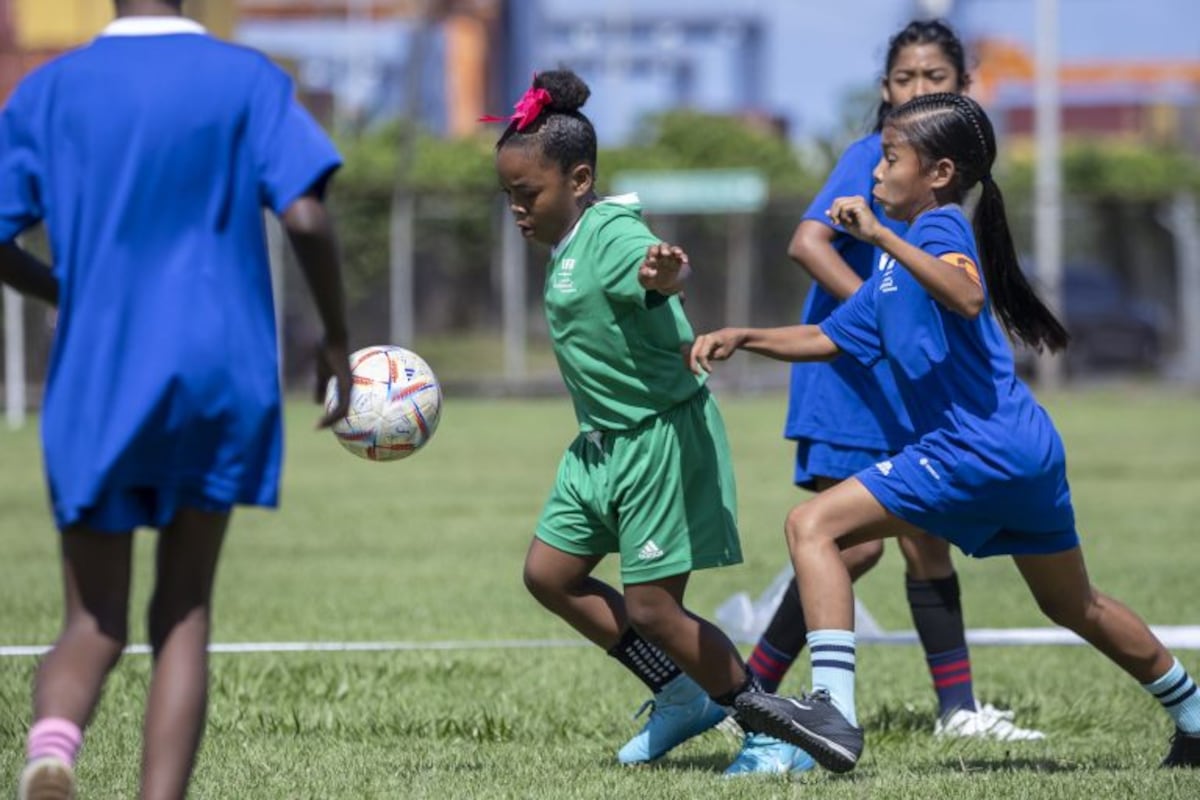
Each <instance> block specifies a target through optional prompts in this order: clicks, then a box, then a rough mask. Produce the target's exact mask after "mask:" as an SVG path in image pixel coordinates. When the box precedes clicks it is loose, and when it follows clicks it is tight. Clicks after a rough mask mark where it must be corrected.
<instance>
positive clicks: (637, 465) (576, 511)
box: [536, 388, 742, 584]
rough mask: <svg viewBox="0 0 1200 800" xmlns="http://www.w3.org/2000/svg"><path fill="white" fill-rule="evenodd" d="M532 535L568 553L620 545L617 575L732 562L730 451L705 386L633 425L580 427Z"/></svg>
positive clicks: (635, 577) (636, 578)
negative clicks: (619, 428)
mask: <svg viewBox="0 0 1200 800" xmlns="http://www.w3.org/2000/svg"><path fill="white" fill-rule="evenodd" d="M536 535H537V538H538V539H541V540H542V541H543V542H545V543H546V544H548V545H550V546H551V547H554V548H556V549H558V550H562V551H563V552H565V553H571V554H572V555H579V556H597V555H604V554H606V553H620V554H621V580H622V582H623V583H626V584H630V583H645V582H647V581H653V580H657V579H660V578H668V577H671V576H672V575H680V574H683V573H685V572H691V571H692V570H697V569H706V568H708V567H722V566H725V565H728V564H740V563H741V561H742V548H741V543H740V542H739V540H738V532H737V490H736V488H735V486H734V481H733V465H732V459H731V458H730V454H729V443H728V441H727V440H726V438H725V423H724V422H723V421H722V420H721V412H720V411H719V410H718V409H717V402H716V400H714V399H713V397H712V395H711V394H710V393H709V391H708V390H707V389H705V388H702V389H700V391H698V392H697V393H696V394H695V395H693V396H692V397H691V398H689V399H688V400H685V401H684V402H682V403H680V404H679V405H677V406H675V407H673V408H670V409H668V410H667V411H664V412H663V413H662V414H659V415H658V416H657V417H654V418H653V419H650V420H647V421H646V422H645V423H643V424H642V425H641V426H640V427H637V428H634V429H633V430H627V431H591V432H588V433H581V434H580V435H579V436H578V438H576V439H575V441H574V442H572V443H571V446H570V447H569V448H568V449H567V452H566V453H564V454H563V457H562V461H561V462H559V465H558V477H557V478H556V479H555V481H554V489H553V490H552V491H551V492H550V497H549V499H547V500H546V506H545V508H543V509H542V516H541V519H540V520H538V526H537V533H536Z"/></svg>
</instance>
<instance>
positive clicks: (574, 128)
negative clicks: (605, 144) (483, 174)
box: [496, 69, 596, 173]
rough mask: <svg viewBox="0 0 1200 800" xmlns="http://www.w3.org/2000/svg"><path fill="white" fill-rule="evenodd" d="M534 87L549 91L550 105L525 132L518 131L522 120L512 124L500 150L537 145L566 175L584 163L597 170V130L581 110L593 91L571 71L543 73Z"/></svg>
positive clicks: (501, 136)
mask: <svg viewBox="0 0 1200 800" xmlns="http://www.w3.org/2000/svg"><path fill="white" fill-rule="evenodd" d="M533 88H534V89H545V90H546V92H547V93H548V94H549V95H550V102H549V103H548V104H547V105H546V107H545V108H544V109H543V110H542V112H541V113H540V114H539V115H538V116H537V118H536V119H535V120H534V121H533V122H531V123H529V124H528V125H526V126H525V128H524V129H523V130H517V125H518V122H519V121H518V120H513V121H512V122H510V123H509V124H508V127H507V128H505V130H504V133H502V134H501V135H500V140H499V141H498V142H496V149H497V150H499V149H500V148H502V147H504V146H506V145H509V144H522V145H529V144H534V145H537V147H538V148H539V149H540V150H541V152H542V154H543V155H545V156H546V158H548V159H550V160H551V161H553V162H554V163H556V164H558V165H559V167H560V168H561V169H562V171H563V172H564V173H565V172H567V171H568V170H569V169H570V168H571V167H573V166H574V165H576V164H578V163H580V162H583V163H586V164H587V165H588V166H590V167H591V168H592V170H593V171H595V169H596V129H595V128H594V127H593V126H592V121H591V120H590V119H588V118H587V117H586V116H584V115H583V114H582V113H580V111H579V109H580V108H582V107H583V104H584V103H586V102H587V99H588V97H589V96H590V95H591V93H592V90H591V89H589V88H588V85H587V84H586V83H584V82H583V79H582V78H580V77H579V76H578V75H576V74H575V73H574V72H572V71H571V70H569V69H557V70H551V71H549V72H539V73H538V74H537V75H535V76H534V77H533Z"/></svg>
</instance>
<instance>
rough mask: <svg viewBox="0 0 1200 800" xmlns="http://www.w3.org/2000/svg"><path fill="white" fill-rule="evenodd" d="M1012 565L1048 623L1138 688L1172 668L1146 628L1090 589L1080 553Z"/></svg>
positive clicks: (1027, 559) (1034, 558) (1026, 559)
mask: <svg viewBox="0 0 1200 800" xmlns="http://www.w3.org/2000/svg"><path fill="white" fill-rule="evenodd" d="M1014 560H1015V561H1016V563H1017V568H1018V569H1020V570H1021V575H1022V576H1023V577H1024V578H1025V582H1026V583H1027V584H1029V588H1030V590H1031V591H1032V592H1033V596H1034V598H1035V599H1036V600H1037V603H1038V606H1039V607H1040V608H1041V609H1042V612H1043V613H1044V614H1045V615H1046V616H1047V617H1049V618H1050V619H1051V620H1053V621H1054V622H1056V623H1058V624H1059V625H1062V626H1063V627H1064V628H1069V629H1070V630H1072V631H1074V632H1075V633H1077V634H1079V635H1080V636H1081V637H1083V638H1084V639H1085V640H1086V641H1087V642H1088V643H1090V644H1091V645H1092V646H1093V647H1095V648H1096V649H1097V650H1099V651H1100V652H1101V653H1103V654H1104V655H1106V656H1108V657H1109V658H1110V659H1112V661H1114V662H1115V663H1116V664H1117V666H1119V667H1120V668H1121V669H1123V670H1125V671H1126V672H1128V673H1129V674H1130V675H1131V676H1133V677H1134V679H1136V680H1137V681H1138V683H1150V682H1151V681H1154V680H1155V679H1157V678H1158V677H1160V676H1161V675H1163V674H1164V673H1165V672H1166V671H1167V670H1168V669H1170V668H1171V665H1172V663H1174V660H1173V659H1172V657H1171V654H1170V653H1169V652H1168V651H1167V649H1166V648H1165V647H1163V644H1162V642H1160V641H1159V640H1158V638H1157V637H1155V635H1154V634H1153V633H1151V632H1150V628H1148V627H1147V626H1146V623H1145V622H1143V621H1142V619H1141V618H1140V617H1139V616H1138V615H1137V614H1135V613H1134V612H1133V611H1132V610H1130V609H1129V608H1128V607H1127V606H1126V605H1124V604H1123V603H1121V602H1120V601H1118V600H1115V599H1113V598H1111V597H1109V596H1108V595H1106V594H1103V593H1101V592H1100V591H1099V590H1097V589H1096V588H1095V587H1094V586H1092V583H1091V581H1090V580H1089V579H1088V574H1087V567H1086V566H1085V565H1084V563H1083V551H1082V550H1080V549H1079V548H1078V547H1075V548H1073V549H1071V550H1067V551H1066V552H1063V553H1054V554H1053V555H1044V556H1043V555H1038V556H1014Z"/></svg>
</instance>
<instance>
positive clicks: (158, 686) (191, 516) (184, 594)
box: [142, 508, 229, 800]
mask: <svg viewBox="0 0 1200 800" xmlns="http://www.w3.org/2000/svg"><path fill="white" fill-rule="evenodd" d="M228 524H229V514H228V513H217V512H208V511H199V510H197V509H191V508H185V509H183V510H181V511H180V512H179V514H178V515H177V516H176V517H175V519H174V520H173V521H172V522H171V524H170V525H168V526H167V527H166V528H164V529H163V531H162V532H161V534H160V535H159V541H158V553H157V563H156V573H157V574H156V576H155V582H154V596H153V597H152V598H151V600H150V609H149V615H148V624H149V632H150V645H151V648H152V649H153V652H154V672H153V675H152V676H151V679H150V692H149V698H148V700H147V703H146V719H145V731H144V734H145V749H144V752H143V754H142V798H143V800H168V799H169V798H170V799H174V798H182V797H184V796H185V795H186V793H187V785H188V780H189V778H190V776H191V773H192V767H193V765H194V764H195V760H196V752H197V750H198V749H199V747H200V739H201V737H202V735H203V732H204V722H205V714H206V710H207V703H208V639H209V626H210V622H211V613H212V590H213V580H214V578H215V576H216V570H217V559H218V556H219V555H220V552H221V544H222V542H223V541H224V538H225V530H226V528H227V527H228Z"/></svg>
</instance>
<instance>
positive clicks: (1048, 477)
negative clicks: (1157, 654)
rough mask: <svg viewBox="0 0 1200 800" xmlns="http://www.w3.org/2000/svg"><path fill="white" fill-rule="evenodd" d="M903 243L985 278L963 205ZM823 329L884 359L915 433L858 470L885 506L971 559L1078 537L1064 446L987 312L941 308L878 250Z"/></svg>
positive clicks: (866, 355)
mask: <svg viewBox="0 0 1200 800" xmlns="http://www.w3.org/2000/svg"><path fill="white" fill-rule="evenodd" d="M905 239H906V240H907V241H908V242H909V243H911V244H913V245H915V246H916V247H919V248H921V249H922V250H924V251H925V252H927V253H930V254H932V255H934V256H937V257H939V258H942V259H944V260H947V261H949V262H950V263H953V264H956V265H958V266H960V267H961V268H964V269H967V270H968V271H970V272H971V273H972V274H973V275H974V276H975V277H977V278H978V279H979V280H980V282H981V283H982V277H981V276H980V275H979V270H978V268H977V266H976V265H977V264H978V263H979V257H978V254H977V251H976V248H975V242H974V237H973V235H972V232H971V225H970V223H969V222H968V220H967V218H966V217H965V216H964V215H963V212H962V209H961V208H959V207H957V206H946V207H942V208H939V209H935V210H933V211H929V212H926V213H924V214H922V215H921V216H920V217H918V218H917V220H916V222H914V223H913V226H912V227H911V228H910V229H909V231H908V233H907V234H906V236H905ZM984 290H985V292H986V286H985V287H984ZM821 329H822V330H823V331H824V332H825V334H826V335H828V336H829V337H830V338H831V339H833V341H834V342H836V343H837V345H838V347H839V348H841V349H842V350H843V351H844V352H846V353H848V354H850V355H851V356H853V357H854V358H855V359H857V360H858V361H860V362H861V363H863V364H866V365H871V364H875V363H876V362H879V361H886V363H887V365H888V366H889V367H890V369H891V372H892V375H893V377H894V378H895V381H896V386H897V388H898V389H899V392H900V396H901V398H902V399H903V402H904V406H905V407H906V408H907V409H908V413H909V416H910V418H911V421H912V424H913V429H914V433H915V435H916V436H917V437H919V438H918V440H917V441H916V442H915V443H914V444H911V445H909V446H907V447H905V448H904V449H903V450H902V451H901V452H900V453H898V454H896V455H895V456H893V457H891V458H889V459H888V460H886V461H882V462H881V463H879V464H876V465H874V466H872V467H869V468H867V469H866V470H864V471H863V472H861V473H859V474H858V475H857V476H856V477H858V478H859V479H860V480H861V481H862V482H863V483H864V485H866V487H867V489H868V490H870V491H871V493H872V494H873V495H875V497H876V498H877V499H878V500H879V501H880V502H881V503H882V504H883V505H884V507H885V508H887V509H888V510H889V511H891V512H892V513H894V514H896V515H897V516H899V517H901V518H902V519H905V520H907V521H909V522H911V523H913V524H915V525H917V526H919V527H921V528H923V529H925V530H928V531H930V532H931V533H934V534H937V535H939V536H942V537H943V538H946V539H949V540H950V541H952V542H954V543H955V544H957V545H958V546H959V547H960V548H962V550H963V551H964V552H967V553H969V554H973V555H992V554H996V553H1022V552H1056V551H1059V550H1063V549H1067V548H1069V547H1072V546H1074V545H1075V544H1077V543H1078V539H1077V537H1076V534H1075V528H1074V526H1075V521H1074V512H1073V511H1072V507H1071V497H1070V490H1069V488H1068V486H1067V479H1066V456H1065V454H1064V452H1063V446H1062V441H1061V439H1060V438H1059V435H1058V432H1057V431H1056V430H1055V429H1054V425H1053V423H1052V422H1051V420H1050V417H1049V415H1047V414H1046V412H1045V411H1044V410H1043V409H1042V407H1041V406H1040V405H1038V403H1037V401H1036V400H1035V399H1034V398H1033V395H1032V394H1031V393H1030V391H1029V389H1028V387H1026V385H1025V384H1024V383H1023V382H1022V381H1021V380H1020V379H1018V378H1017V377H1016V374H1015V371H1014V367H1013V357H1012V349H1011V348H1010V346H1009V344H1008V341H1007V340H1006V338H1005V336H1004V333H1003V331H1002V330H1001V329H1000V326H999V324H998V323H997V322H996V320H995V318H994V317H993V316H992V315H991V314H990V313H987V312H986V311H985V312H984V313H981V314H979V315H978V316H976V317H975V318H974V319H966V318H965V317H962V316H959V315H958V314H955V313H953V312H951V311H949V310H947V309H946V308H945V307H944V306H942V305H941V304H940V303H938V302H937V301H936V300H934V299H933V298H932V297H931V296H930V295H929V293H928V292H926V291H925V289H924V287H922V286H921V284H920V283H918V282H917V280H916V279H915V278H914V277H913V276H912V274H911V273H910V272H909V271H908V270H907V269H905V268H904V266H903V265H902V264H899V263H897V262H896V261H895V260H894V259H892V258H890V257H887V256H881V258H880V260H879V264H878V269H877V271H876V273H875V274H874V275H872V276H871V279H870V280H869V281H868V282H867V283H866V284H864V285H863V287H862V288H861V289H860V290H859V291H858V292H857V293H855V295H854V296H853V297H852V298H850V299H849V300H848V301H847V302H846V303H844V304H842V306H841V307H839V308H838V309H837V310H836V311H835V312H834V313H833V314H832V315H830V317H829V318H828V319H827V320H826V321H825V322H824V323H822V324H821Z"/></svg>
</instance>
